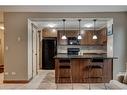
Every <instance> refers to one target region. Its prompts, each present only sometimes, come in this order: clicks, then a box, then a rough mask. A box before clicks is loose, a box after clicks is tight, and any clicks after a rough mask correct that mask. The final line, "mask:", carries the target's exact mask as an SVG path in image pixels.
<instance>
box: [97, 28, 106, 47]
mask: <svg viewBox="0 0 127 95" xmlns="http://www.w3.org/2000/svg"><path fill="white" fill-rule="evenodd" d="M99 32H100V44H101V45H105V44H106V43H107V29H106V28H103V29H101V30H100V31H99Z"/></svg>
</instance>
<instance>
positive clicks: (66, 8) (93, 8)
mask: <svg viewBox="0 0 127 95" xmlns="http://www.w3.org/2000/svg"><path fill="white" fill-rule="evenodd" d="M0 12H127V6H126V5H123V6H122V5H113V6H111V5H110V6H109V5H103V6H102V5H100V6H97V5H61V6H60V5H57V6H55V5H50V6H48V5H38V6H37V5H34V6H32V5H29V6H26V5H24V6H23V5H22V6H21V5H20V6H0Z"/></svg>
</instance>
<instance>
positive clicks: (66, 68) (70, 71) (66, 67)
mask: <svg viewBox="0 0 127 95" xmlns="http://www.w3.org/2000/svg"><path fill="white" fill-rule="evenodd" d="M60 69H65V70H69V78H70V83H71V86H72V89H73V76H72V64H71V61H70V62H69V65H68V66H64V65H61V66H60V64H59V65H58V72H57V78H56V81H57V87H56V89H59V86H58V85H59V83H60V78H61V77H60V75H61V74H60Z"/></svg>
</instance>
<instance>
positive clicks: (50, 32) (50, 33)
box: [42, 28, 57, 37]
mask: <svg viewBox="0 0 127 95" xmlns="http://www.w3.org/2000/svg"><path fill="white" fill-rule="evenodd" d="M42 37H57V30H56V29H50V28H44V29H43V30H42Z"/></svg>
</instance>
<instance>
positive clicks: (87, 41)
mask: <svg viewBox="0 0 127 95" xmlns="http://www.w3.org/2000/svg"><path fill="white" fill-rule="evenodd" d="M64 34H65V33H64V31H62V30H61V31H58V34H57V35H58V44H59V45H67V44H68V43H67V42H68V41H67V39H66V40H62V39H61V37H62V35H64ZM94 34H96V35H97V37H98V39H93V35H94ZM66 36H67V37H77V36H78V30H66ZM81 36H82V39H81V40H80V41H79V42H80V45H106V43H107V29H106V28H102V29H100V30H96V33H95V32H94V31H93V30H84V32H83V33H81Z"/></svg>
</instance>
